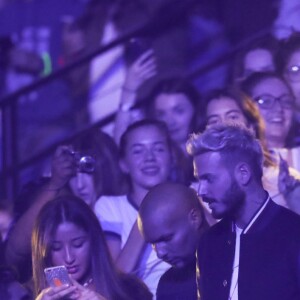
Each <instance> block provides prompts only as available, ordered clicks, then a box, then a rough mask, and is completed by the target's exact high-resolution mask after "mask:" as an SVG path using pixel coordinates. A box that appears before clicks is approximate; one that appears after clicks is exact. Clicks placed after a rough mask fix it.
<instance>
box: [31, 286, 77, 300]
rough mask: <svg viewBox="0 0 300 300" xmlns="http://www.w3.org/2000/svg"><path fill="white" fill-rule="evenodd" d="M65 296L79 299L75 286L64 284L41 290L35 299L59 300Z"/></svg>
mask: <svg viewBox="0 0 300 300" xmlns="http://www.w3.org/2000/svg"><path fill="white" fill-rule="evenodd" d="M65 296H68V297H69V298H70V299H79V298H78V296H79V294H78V290H77V287H76V286H74V285H66V284H64V285H61V286H56V287H49V288H46V289H44V290H42V291H41V293H40V294H39V295H38V296H37V297H36V298H35V300H59V299H62V298H63V297H65ZM80 299H81V298H80Z"/></svg>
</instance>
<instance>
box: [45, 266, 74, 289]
mask: <svg viewBox="0 0 300 300" xmlns="http://www.w3.org/2000/svg"><path fill="white" fill-rule="evenodd" d="M44 272H45V276H46V280H47V282H48V285H49V286H52V287H55V286H61V285H63V284H69V285H71V284H72V283H71V280H70V278H69V275H68V271H67V269H66V267H65V266H57V267H51V268H46V269H45V270H44Z"/></svg>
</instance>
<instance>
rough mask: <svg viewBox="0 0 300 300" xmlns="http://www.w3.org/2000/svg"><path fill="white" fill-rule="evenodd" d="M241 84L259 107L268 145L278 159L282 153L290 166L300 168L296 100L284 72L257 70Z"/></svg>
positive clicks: (278, 159)
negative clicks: (295, 138) (296, 141)
mask: <svg viewBox="0 0 300 300" xmlns="http://www.w3.org/2000/svg"><path fill="white" fill-rule="evenodd" d="M241 88H242V90H243V91H244V92H246V94H248V95H249V96H250V97H251V98H252V100H253V101H254V102H255V103H256V105H257V107H258V108H259V112H260V114H261V116H262V118H263V121H264V125H265V138H266V145H267V148H268V149H269V151H270V152H271V153H272V154H273V157H274V159H275V160H277V161H278V162H279V161H280V156H281V157H282V158H284V159H285V160H287V162H288V164H289V166H290V167H293V168H295V169H297V170H298V171H299V170H300V152H299V149H300V148H299V147H295V144H294V137H295V136H297V134H298V133H297V131H296V126H295V125H296V124H295V109H296V101H295V97H294V95H293V92H292V90H291V88H290V86H289V85H288V83H287V82H286V80H285V79H284V77H283V76H281V75H279V74H277V73H272V72H261V73H254V74H252V75H251V76H249V77H248V78H247V79H246V80H245V81H244V82H243V83H242V84H241Z"/></svg>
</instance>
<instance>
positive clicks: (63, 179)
mask: <svg viewBox="0 0 300 300" xmlns="http://www.w3.org/2000/svg"><path fill="white" fill-rule="evenodd" d="M51 173H52V175H51V180H50V183H49V189H50V188H51V189H60V188H62V187H63V186H65V185H66V184H67V183H68V181H69V180H70V178H71V177H72V176H74V175H75V174H76V162H75V159H74V156H73V155H72V154H71V147H70V146H59V147H58V148H57V149H56V151H55V153H54V157H53V159H52V168H51Z"/></svg>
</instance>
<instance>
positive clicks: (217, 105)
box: [206, 97, 247, 126]
mask: <svg viewBox="0 0 300 300" xmlns="http://www.w3.org/2000/svg"><path fill="white" fill-rule="evenodd" d="M206 118H207V125H208V126H210V125H216V124H222V123H237V124H243V125H245V126H247V120H246V118H245V117H244V115H243V113H242V111H241V109H240V108H239V107H238V105H237V104H236V102H235V101H234V100H232V99H231V98H228V97H220V98H217V99H213V100H211V101H210V102H209V104H208V106H207V110H206Z"/></svg>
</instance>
